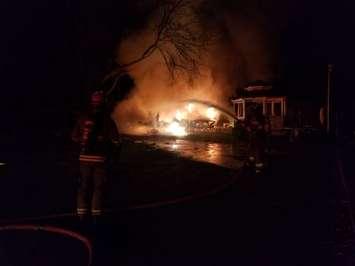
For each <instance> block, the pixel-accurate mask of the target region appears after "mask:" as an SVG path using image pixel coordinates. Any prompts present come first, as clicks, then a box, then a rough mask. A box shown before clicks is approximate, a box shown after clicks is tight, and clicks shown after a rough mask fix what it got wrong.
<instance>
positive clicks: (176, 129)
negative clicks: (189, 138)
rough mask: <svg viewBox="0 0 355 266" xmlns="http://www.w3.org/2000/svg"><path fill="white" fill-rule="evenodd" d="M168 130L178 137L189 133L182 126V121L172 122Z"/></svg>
mask: <svg viewBox="0 0 355 266" xmlns="http://www.w3.org/2000/svg"><path fill="white" fill-rule="evenodd" d="M166 132H167V133H168V134H171V135H174V136H178V137H183V136H186V135H187V132H186V128H185V127H183V126H181V125H180V123H179V122H177V121H174V122H171V123H170V124H169V125H168V127H167V128H166Z"/></svg>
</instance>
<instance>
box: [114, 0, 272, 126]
mask: <svg viewBox="0 0 355 266" xmlns="http://www.w3.org/2000/svg"><path fill="white" fill-rule="evenodd" d="M224 2H225V3H224ZM224 2H223V1H206V5H205V9H206V10H204V12H206V14H208V16H205V19H206V23H205V24H206V25H208V27H206V28H209V30H211V31H216V33H218V34H217V36H218V38H216V40H214V42H213V43H212V44H211V45H210V46H209V47H208V49H207V51H206V53H205V56H203V58H201V59H200V63H201V67H200V74H199V75H195V76H194V78H193V82H189V80H187V79H186V78H184V77H182V76H177V78H176V79H174V80H173V81H172V80H171V76H170V73H169V71H168V70H167V68H166V65H165V64H164V60H163V59H162V58H161V55H160V54H159V53H157V52H155V53H153V54H152V55H151V56H149V57H148V58H146V59H144V60H143V61H141V62H139V63H137V64H134V65H133V66H131V67H130V68H129V69H128V70H129V72H130V74H131V75H132V77H133V78H134V80H135V84H136V87H135V89H134V90H133V91H132V93H131V94H130V96H129V97H128V98H127V99H126V100H124V101H123V102H121V103H120V104H119V105H118V106H117V108H116V111H115V117H116V118H117V120H118V124H119V125H120V129H121V130H122V131H126V132H127V131H130V127H129V126H128V125H129V124H132V123H134V122H138V121H146V120H147V119H149V118H151V117H152V116H155V115H156V114H158V113H159V115H160V117H161V119H170V117H171V116H172V115H173V113H174V112H175V110H176V108H177V106H178V105H179V103H181V101H184V100H188V99H199V100H203V101H210V102H212V103H214V104H217V105H221V106H223V107H224V108H231V104H230V102H229V99H230V97H232V96H234V95H235V94H236V93H237V89H238V88H242V87H243V86H245V85H246V84H247V83H248V82H250V81H255V80H271V79H273V78H274V77H275V74H277V73H276V72H275V69H276V67H275V66H276V62H277V60H276V59H277V54H276V53H275V51H276V47H275V43H276V42H275V38H276V36H275V35H274V33H273V32H272V31H271V30H270V28H269V24H268V20H267V18H266V16H264V15H263V14H262V12H261V11H260V10H259V9H258V8H255V6H253V5H252V4H250V2H251V1H244V2H246V3H247V4H243V3H242V2H238V3H237V4H230V3H228V1H224ZM200 30H206V29H200ZM153 39H154V36H153V34H152V24H148V25H147V26H146V28H145V29H142V30H141V31H140V32H137V33H136V34H134V35H131V36H129V37H128V38H126V39H125V40H124V41H123V42H121V44H120V45H119V48H118V59H117V60H118V61H119V62H120V63H122V62H123V63H125V62H130V61H131V60H133V59H134V58H136V57H137V56H139V55H140V54H141V53H142V52H143V51H144V50H145V49H146V47H147V46H149V45H150V44H151V43H152V41H153ZM135 133H137V132H135Z"/></svg>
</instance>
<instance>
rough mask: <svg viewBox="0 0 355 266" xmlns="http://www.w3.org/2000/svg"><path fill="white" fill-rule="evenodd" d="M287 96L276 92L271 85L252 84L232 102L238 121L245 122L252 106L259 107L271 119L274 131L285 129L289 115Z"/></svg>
mask: <svg viewBox="0 0 355 266" xmlns="http://www.w3.org/2000/svg"><path fill="white" fill-rule="evenodd" d="M286 100H287V99H286V96H283V95H281V94H279V93H277V92H276V90H274V89H273V87H272V86H271V85H267V84H262V83H261V84H260V83H259V84H251V85H249V86H247V87H245V88H244V89H243V90H241V91H240V93H239V95H238V97H236V98H233V99H232V100H231V101H232V103H233V106H234V110H235V114H236V116H237V118H238V120H244V119H245V118H246V117H247V115H248V114H247V112H248V110H249V107H250V106H255V105H259V106H260V107H261V108H262V110H263V114H264V115H265V116H266V117H268V118H269V119H270V122H271V128H272V130H280V129H282V128H284V124H285V118H286V114H287V101H286Z"/></svg>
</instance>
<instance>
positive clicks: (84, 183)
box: [72, 90, 121, 219]
mask: <svg viewBox="0 0 355 266" xmlns="http://www.w3.org/2000/svg"><path fill="white" fill-rule="evenodd" d="M114 104H115V102H112V101H111V102H109V101H108V100H107V99H106V98H105V95H104V92H103V91H102V90H98V91H95V92H93V93H92V95H91V98H90V105H89V108H88V110H87V111H86V112H84V114H83V115H82V117H81V118H80V119H79V121H78V123H77V126H76V127H75V129H74V131H73V135H72V139H73V141H75V142H77V143H78V144H80V154H79V165H80V178H79V188H78V193H77V214H78V215H79V217H80V218H84V217H88V216H90V214H91V215H92V216H93V218H94V219H95V218H97V217H99V216H100V215H101V214H102V213H103V207H104V200H105V195H106V184H107V181H108V180H107V179H108V177H109V175H110V168H111V167H112V165H113V163H114V161H115V157H117V154H118V153H119V151H120V145H121V141H120V137H119V134H118V130H117V127H116V124H115V122H114V120H113V119H112V118H111V114H112V112H113V109H114Z"/></svg>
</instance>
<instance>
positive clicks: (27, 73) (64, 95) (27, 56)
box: [0, 0, 355, 127]
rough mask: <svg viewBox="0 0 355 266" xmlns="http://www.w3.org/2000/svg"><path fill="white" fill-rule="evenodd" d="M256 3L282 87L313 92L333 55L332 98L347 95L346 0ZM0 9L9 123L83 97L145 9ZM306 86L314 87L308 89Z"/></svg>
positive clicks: (36, 5) (353, 20)
mask: <svg viewBox="0 0 355 266" xmlns="http://www.w3.org/2000/svg"><path fill="white" fill-rule="evenodd" d="M264 2H265V3H264ZM113 3H115V4H113ZM127 3H131V4H127ZM259 3H260V5H261V7H262V8H263V9H265V10H266V13H267V14H268V16H269V17H270V18H271V19H273V20H274V27H275V28H274V30H275V31H278V32H279V34H280V51H281V61H280V63H281V74H282V76H283V78H284V79H285V80H286V83H287V84H289V92H288V93H291V94H292V93H293V92H294V90H295V87H297V88H302V89H300V90H298V92H300V94H303V95H308V94H307V93H309V94H310V95H313V96H315V97H316V96H317V94H318V93H319V91H320V90H322V88H323V86H325V82H326V64H327V63H329V62H331V63H334V64H335V71H334V72H335V73H334V74H335V75H334V76H335V80H334V86H335V87H336V90H337V91H338V92H341V93H338V94H339V95H340V96H339V97H338V98H339V99H342V100H343V101H349V99H350V98H351V97H344V95H350V93H351V91H352V89H353V86H354V85H353V84H354V77H355V75H354V74H353V73H352V72H353V62H354V58H355V57H354V47H355V37H354V34H353V29H354V27H355V16H354V15H353V14H354V4H353V3H352V1H345V0H344V1H336V2H330V1H306V0H288V2H287V1H281V0H274V1H271V2H270V1H262V0H260V1H259ZM0 10H1V11H0V12H1V14H0V20H1V23H0V25H1V26H0V27H1V34H2V37H1V42H0V58H1V60H0V73H1V77H2V82H1V86H2V89H1V94H2V95H1V100H0V111H1V116H3V118H4V120H3V121H6V123H5V122H4V123H3V125H5V126H6V125H7V126H10V127H11V126H14V125H19V124H21V123H29V124H31V123H33V124H34V125H35V126H36V125H37V126H38V125H41V123H42V124H43V121H46V120H50V117H53V118H56V119H57V121H61V120H63V121H64V120H65V119H64V116H65V115H64V114H67V113H68V112H69V111H68V110H70V109H72V106H76V105H78V104H79V102H80V99H82V98H83V97H82V93H83V91H84V88H85V87H87V86H89V85H90V84H94V82H95V80H96V79H97V77H96V76H100V74H98V73H102V72H103V71H105V69H106V68H107V67H108V66H109V60H108V58H109V57H110V55H111V54H112V49H113V47H114V46H115V43H116V42H117V40H118V39H119V38H120V36H121V35H122V34H124V33H126V32H127V25H130V27H129V28H130V29H134V28H139V27H140V26H141V24H142V23H143V22H144V21H143V20H142V19H141V17H144V16H133V17H132V16H129V14H130V13H135V12H136V10H135V5H132V1H125V2H123V1H108V0H106V1H104V0H101V1H92V0H91V1H74V0H66V1H48V0H47V1H46V0H37V1H9V0H7V1H2V2H1V8H0ZM142 12H143V14H144V10H143V11H142ZM137 17H139V18H140V19H138V20H137V19H136V18H137ZM312 86H313V87H318V89H317V90H313V91H311V89H310V87H312ZM298 92H297V93H296V94H299V93H298ZM52 120H55V119H52ZM26 121H27V122H26ZM48 124H49V125H51V126H54V127H55V126H56V125H54V124H53V123H51V122H48Z"/></svg>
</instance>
